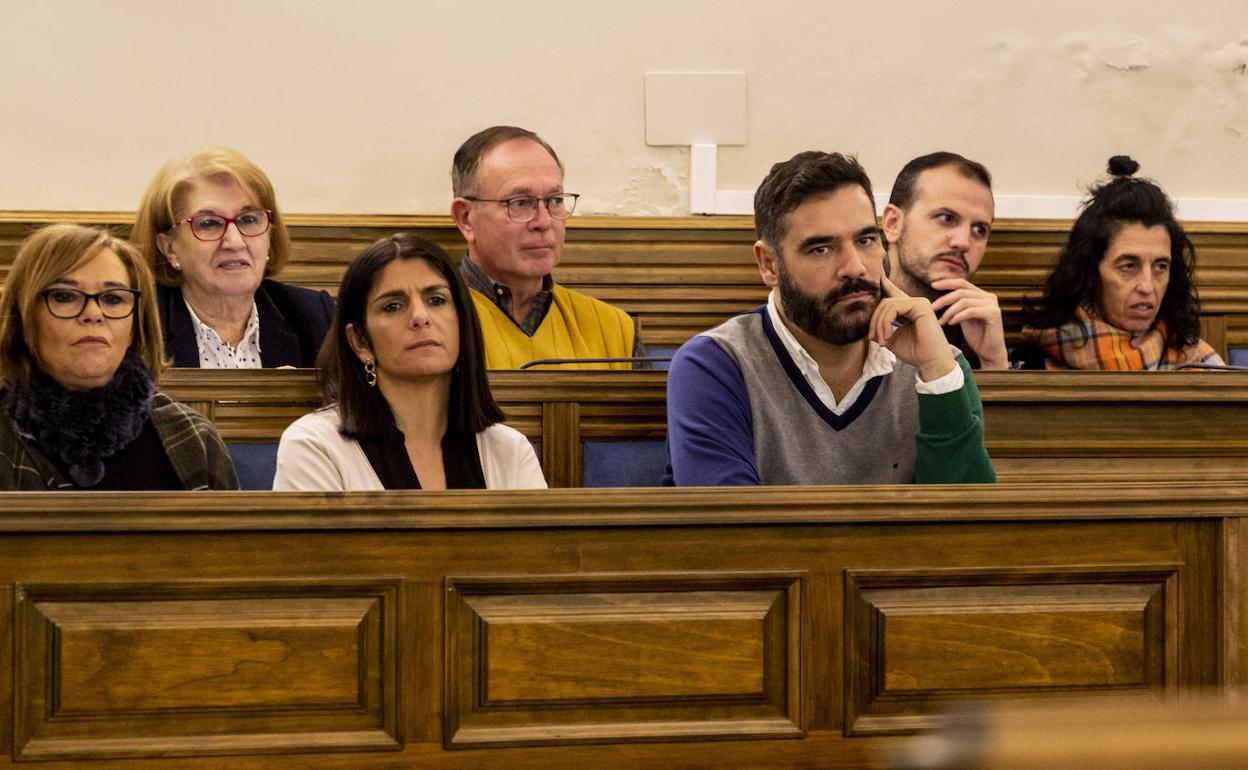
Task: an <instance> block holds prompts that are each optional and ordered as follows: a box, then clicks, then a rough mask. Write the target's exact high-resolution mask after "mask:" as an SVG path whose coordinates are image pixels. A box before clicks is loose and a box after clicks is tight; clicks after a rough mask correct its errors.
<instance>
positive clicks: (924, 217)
mask: <svg viewBox="0 0 1248 770" xmlns="http://www.w3.org/2000/svg"><path fill="white" fill-rule="evenodd" d="M994 213H995V203H994V201H993V199H992V176H991V175H990V174H989V173H988V169H987V168H985V167H984V165H983V164H982V163H977V162H975V161H973V160H969V159H967V158H964V157H962V156H961V155H958V154H957V153H953V152H933V153H929V154H927V155H923V156H920V157H918V158H915V159H914V160H912V161H910V162H909V163H907V164H906V165H905V166H904V167H903V168H902V169H901V171H900V172H899V173H898V174H897V181H895V182H894V183H893V190H892V192H891V193H890V194H889V199H888V205H887V206H885V207H884V216H883V217H882V219H881V224H882V226H883V230H884V236H885V238H887V240H888V244H887V245H888V256H889V259H890V260H891V261H892V264H893V272H892V274H891V278H892V281H893V282H894V283H896V284H897V287H898V288H899V289H901V290H902V291H904V292H906V293H907V294H910V295H912V296H915V297H927V298H928V299H929V300H931V302H932V308H933V309H935V310H936V312H937V314H938V316H939V318H940V323H941V326H943V327H944V328H945V337H946V339H948V340H949V342H950V344H952V345H955V346H957V348H958V349H959V350H961V351H962V355H964V356H966V359H967V361H968V362H969V363H970V365H971V368H972V369H1007V368H1009V363H1010V362H1009V354H1008V352H1007V351H1006V347H1005V327H1004V324H1003V323H1002V321H1001V307H1000V306H999V304H998V303H997V296H996V295H995V294H993V293H992V292H989V291H985V290H983V289H981V288H979V287H978V286H976V285H975V284H973V283H971V279H972V278H973V277H974V276H975V271H976V270H978V269H979V264H980V263H981V262H983V260H984V252H985V251H986V250H987V248H988V235H989V233H990V232H991V230H992V220H993V215H994Z"/></svg>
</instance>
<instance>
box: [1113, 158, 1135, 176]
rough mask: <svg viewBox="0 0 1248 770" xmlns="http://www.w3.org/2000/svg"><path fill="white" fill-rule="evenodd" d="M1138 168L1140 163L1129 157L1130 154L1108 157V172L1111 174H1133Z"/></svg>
mask: <svg viewBox="0 0 1248 770" xmlns="http://www.w3.org/2000/svg"><path fill="white" fill-rule="evenodd" d="M1139 170H1140V164H1139V163H1136V162H1135V161H1134V160H1132V159H1131V156H1130V155H1115V156H1114V157H1112V158H1110V159H1109V173H1110V174H1111V175H1112V176H1117V177H1123V176H1134V175H1135V172H1137V171H1139Z"/></svg>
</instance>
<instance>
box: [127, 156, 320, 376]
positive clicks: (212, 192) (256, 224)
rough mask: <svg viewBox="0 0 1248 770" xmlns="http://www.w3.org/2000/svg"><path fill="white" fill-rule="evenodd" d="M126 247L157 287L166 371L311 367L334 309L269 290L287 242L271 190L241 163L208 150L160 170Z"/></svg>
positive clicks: (301, 295)
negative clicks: (134, 250)
mask: <svg viewBox="0 0 1248 770" xmlns="http://www.w3.org/2000/svg"><path fill="white" fill-rule="evenodd" d="M130 239H131V241H132V242H133V243H134V244H135V245H136V246H137V247H138V248H139V249H140V250H142V251H143V253H144V256H145V257H146V258H147V262H148V264H149V265H151V267H152V269H153V270H154V271H155V273H156V280H157V282H158V283H159V284H160V286H159V288H158V289H157V295H158V296H157V304H158V305H159V309H160V321H161V327H162V329H163V330H164V339H165V353H166V354H167V355H168V356H169V357H170V358H171V359H172V360H173V365H174V366H189V367H203V368H212V369H260V368H273V367H278V366H295V367H313V366H315V365H316V354H317V352H318V351H319V350H320V347H321V341H322V340H324V338H325V332H326V330H327V329H328V328H329V322H330V319H331V318H332V317H333V311H334V303H333V300H332V299H331V298H330V296H329V295H328V294H326V293H325V292H324V291H313V290H311V289H305V288H301V287H298V286H292V285H289V284H284V283H279V282H278V281H275V280H273V276H275V275H277V274H278V273H279V272H280V271H281V269H282V267H283V266H284V265H285V264H286V260H287V259H288V258H289V256H290V234H289V233H288V232H287V231H286V224H285V222H284V221H283V220H282V213H281V210H280V209H279V208H278V206H277V197H276V195H275V194H274V192H273V184H272V183H271V182H270V181H269V178H268V177H267V176H265V173H264V172H263V171H261V170H260V169H259V168H258V167H257V166H256V165H255V164H254V163H252V162H251V161H250V160H248V159H247V158H245V157H243V156H242V155H241V154H239V153H238V152H235V151H234V150H229V149H226V148H222V147H208V148H205V149H203V150H200V151H199V152H196V153H195V154H193V155H191V156H190V157H188V158H184V159H181V160H175V161H173V162H171V163H168V164H166V165H165V166H164V168H162V169H161V170H160V171H159V172H157V174H156V178H155V179H153V180H152V182H151V184H150V185H148V188H147V192H146V193H144V195H143V200H142V202H141V203H140V204H139V211H138V215H137V218H136V220H135V223H134V231H133V232H132V233H131V236H130Z"/></svg>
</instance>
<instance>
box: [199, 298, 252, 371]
mask: <svg viewBox="0 0 1248 770" xmlns="http://www.w3.org/2000/svg"><path fill="white" fill-rule="evenodd" d="M186 310H187V312H188V313H190V314H191V326H193V327H195V347H197V348H199V367H200V368H201V369H261V368H263V367H264V365H263V364H262V363H261V362H260V311H259V309H258V308H257V307H256V303H255V302H252V303H251V315H250V316H249V317H248V318H247V328H246V329H245V330H243V339H242V340H241V341H240V342H239V343H238V347H237V348H232V347H230V346H229V345H227V344H226V343H225V340H223V339H221V335H219V334H217V332H216V330H215V329H213V328H212V327H210V326H209V325H208V324H206V323H204V322H203V321H201V320H199V316H197V315H195V310H194V309H193V308H192V307H191V304H190V303H189V302H187V303H186Z"/></svg>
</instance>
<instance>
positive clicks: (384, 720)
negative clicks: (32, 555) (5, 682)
mask: <svg viewBox="0 0 1248 770" xmlns="http://www.w3.org/2000/svg"><path fill="white" fill-rule="evenodd" d="M397 601H398V584H397V582H395V581H387V582H381V581H377V580H370V581H346V580H336V581H317V582H299V581H291V582H286V581H282V582H217V581H206V582H179V583H131V584H74V583H57V584H25V585H18V586H17V588H16V607H15V613H14V624H15V644H16V650H15V659H16V676H15V683H16V684H15V690H16V692H15V704H16V707H15V709H14V739H15V740H14V744H15V753H16V756H17V757H18V758H20V759H54V758H55V759H86V758H104V757H113V756H133V757H137V756H157V755H159V756H167V755H174V754H188V755H200V754H221V753H234V752H239V751H247V752H287V751H299V750H308V749H312V748H315V749H317V750H352V751H358V750H365V749H394V748H398V747H399V745H400V744H399V736H398V731H397V725H398V713H397V712H398V701H397V694H396V693H395V691H394V688H393V687H392V686H391V685H390V684H389V683H391V682H393V681H395V672H396V670H397V660H396V651H397V644H396V640H397V633H398V629H397ZM104 736H107V737H104Z"/></svg>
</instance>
